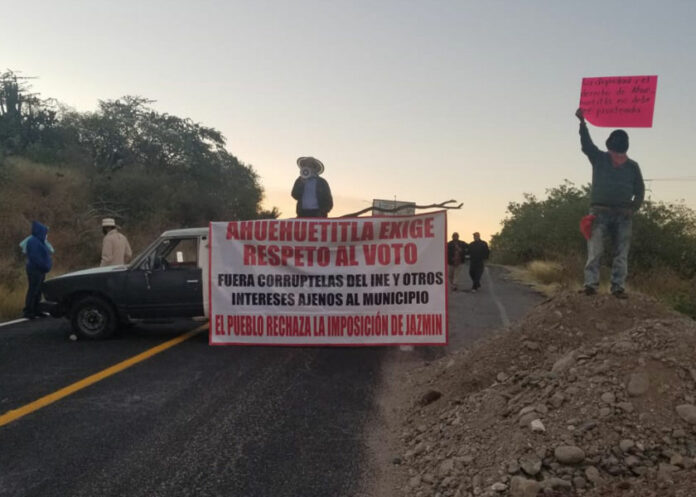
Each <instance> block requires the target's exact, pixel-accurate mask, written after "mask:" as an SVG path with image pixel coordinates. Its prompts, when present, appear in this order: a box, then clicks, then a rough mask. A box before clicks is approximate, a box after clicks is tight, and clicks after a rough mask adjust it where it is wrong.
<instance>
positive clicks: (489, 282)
mask: <svg viewBox="0 0 696 497" xmlns="http://www.w3.org/2000/svg"><path fill="white" fill-rule="evenodd" d="M484 274H485V275H486V286H487V287H488V291H489V292H490V294H491V297H493V302H494V303H495V305H496V307H497V308H498V312H499V313H500V320H501V321H502V322H503V326H510V318H508V315H507V311H506V310H505V307H503V303H502V302H501V301H500V299H499V298H498V296H497V295H496V294H495V290H493V278H491V275H490V273H489V272H488V268H487V267H486V268H484Z"/></svg>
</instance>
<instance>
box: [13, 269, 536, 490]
mask: <svg viewBox="0 0 696 497" xmlns="http://www.w3.org/2000/svg"><path fill="white" fill-rule="evenodd" d="M501 271H502V270H500V269H497V268H491V270H490V271H488V275H487V276H486V277H484V279H483V288H482V289H481V290H480V291H479V292H478V293H476V294H471V293H465V292H456V293H451V294H450V296H449V312H450V343H451V345H450V347H459V346H461V345H464V344H467V343H470V342H471V341H472V340H476V339H478V338H480V337H482V336H485V335H486V333H489V332H490V331H491V330H492V329H496V328H500V327H501V326H504V325H505V324H507V323H508V322H509V321H510V320H514V319H515V318H517V317H519V316H520V315H521V314H523V313H524V312H525V311H526V310H527V309H529V307H530V306H531V305H533V304H534V303H536V302H538V301H539V300H541V297H539V296H538V295H536V294H534V293H532V292H530V291H529V290H528V289H526V288H525V287H522V286H520V285H517V284H514V283H511V282H509V281H506V280H505V279H503V278H501V277H500V274H499V273H500V272H501ZM197 326H198V324H197V323H193V322H190V321H184V322H176V323H170V324H160V325H156V326H148V327H136V328H134V329H131V330H124V331H123V332H122V333H121V334H120V335H119V336H118V337H116V338H114V339H111V340H107V341H103V342H87V341H76V342H73V341H70V340H69V339H68V334H69V328H68V324H67V322H66V321H63V320H54V319H44V320H39V321H33V322H25V323H19V324H15V325H11V326H8V327H2V328H0V416H2V415H3V414H4V413H7V412H8V411H11V410H15V409H18V408H20V407H22V406H25V405H27V404H29V403H31V402H33V401H35V400H37V399H39V398H41V397H43V396H45V395H47V394H50V393H52V392H55V391H57V390H60V389H61V388H63V387H66V386H67V385H71V384H73V383H74V382H77V381H79V380H82V379H83V378H86V377H89V376H90V375H93V374H95V373H97V372H100V371H102V370H104V369H105V368H108V367H109V366H112V365H113V364H116V363H119V362H121V361H123V360H126V359H128V358H130V357H132V356H134V355H136V354H139V353H141V352H144V351H146V350H149V349H151V348H152V347H154V346H156V345H159V344H161V343H163V342H166V341H168V340H170V339H173V338H175V337H177V336H179V335H181V334H182V333H183V332H185V331H187V330H191V329H193V328H195V327H197ZM443 353H446V349H444V348H435V347H431V348H416V349H415V350H414V351H404V350H400V349H399V348H268V347H210V346H209V345H208V341H207V336H206V334H205V332H204V333H201V334H199V335H196V336H194V337H192V338H190V339H188V340H186V341H183V342H182V343H180V344H178V345H175V346H173V347H172V348H170V349H168V350H165V351H163V352H161V353H159V354H157V355H154V356H153V357H151V358H148V359H146V360H144V361H142V362H140V363H138V364H136V365H134V366H132V367H129V368H127V369H125V370H123V371H121V372H119V373H117V374H114V375H112V376H109V377H107V378H105V379H103V380H101V381H98V382H96V383H94V384H92V385H90V386H88V387H86V388H84V389H81V390H79V391H77V392H75V393H73V394H71V395H68V396H66V397H65V398H62V399H60V400H58V401H56V402H54V403H51V404H50V405H47V406H45V407H43V408H41V409H38V410H36V411H34V412H31V413H29V414H27V415H25V416H23V417H20V418H18V419H16V420H13V421H11V422H9V423H7V424H5V425H4V426H0V496H3V497H4V496H12V497H20V496H42V497H44V496H75V497H78V496H90V497H92V496H147V497H154V496H168V497H171V496H240V497H241V496H243V497H253V496H259V497H261V496H263V497H282V496H293V497H295V496H302V497H311V496H317V497H319V496H321V497H325V496H336V497H340V496H346V497H347V496H351V497H355V496H362V495H367V494H366V493H365V490H364V487H363V486H362V481H361V478H362V475H363V474H364V471H365V469H366V467H365V466H366V465H367V464H369V461H370V459H369V453H368V452H369V451H368V443H367V435H368V434H367V433H366V426H367V424H368V421H369V420H370V418H371V417H372V416H375V415H376V412H377V403H376V395H377V394H378V392H379V386H380V385H379V381H380V368H381V365H382V363H383V361H384V360H385V359H386V358H387V355H388V354H412V355H413V357H414V359H419V358H428V357H434V356H438V355H442V354H443Z"/></svg>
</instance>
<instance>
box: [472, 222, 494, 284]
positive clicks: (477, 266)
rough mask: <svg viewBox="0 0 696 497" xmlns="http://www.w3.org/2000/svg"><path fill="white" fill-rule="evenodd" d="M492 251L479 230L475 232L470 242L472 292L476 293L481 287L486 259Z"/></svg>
mask: <svg viewBox="0 0 696 497" xmlns="http://www.w3.org/2000/svg"><path fill="white" fill-rule="evenodd" d="M490 253H491V251H490V250H489V249H488V244H487V243H486V242H484V241H483V240H481V235H480V234H479V232H478V231H477V232H476V233H474V241H473V242H471V243H470V244H469V276H470V277H471V281H472V282H473V285H472V287H471V292H472V293H476V291H477V290H478V289H479V288H481V276H483V270H484V268H485V266H484V261H485V260H486V259H488V256H489V255H490Z"/></svg>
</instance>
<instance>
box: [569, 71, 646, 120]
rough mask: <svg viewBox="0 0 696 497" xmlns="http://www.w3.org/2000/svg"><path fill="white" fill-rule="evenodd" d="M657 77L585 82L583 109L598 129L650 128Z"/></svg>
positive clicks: (586, 80) (624, 77)
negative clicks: (600, 127)
mask: <svg viewBox="0 0 696 497" xmlns="http://www.w3.org/2000/svg"><path fill="white" fill-rule="evenodd" d="M656 91H657V76H614V77H609V78H583V79H582V89H581V91H580V108H581V109H582V110H583V112H584V114H585V119H586V120H587V121H588V122H589V123H591V124H594V125H595V126H603V127H612V128H616V127H626V128H650V127H652V122H653V111H654V110H655V93H656Z"/></svg>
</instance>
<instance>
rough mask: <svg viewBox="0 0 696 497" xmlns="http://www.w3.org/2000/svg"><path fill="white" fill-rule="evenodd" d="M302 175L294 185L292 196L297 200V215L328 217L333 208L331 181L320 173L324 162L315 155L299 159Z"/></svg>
mask: <svg viewBox="0 0 696 497" xmlns="http://www.w3.org/2000/svg"><path fill="white" fill-rule="evenodd" d="M297 167H299V168H300V176H299V177H298V178H297V179H296V180H295V184H294V185H293V187H292V198H294V199H295V200H297V209H296V211H297V217H326V216H327V215H328V213H329V212H330V211H331V209H332V208H333V197H332V196H331V188H329V183H328V182H327V181H326V180H325V179H324V178H322V177H320V175H321V174H322V173H323V172H324V164H322V163H321V161H320V160H319V159H315V158H314V157H300V158H299V159H297Z"/></svg>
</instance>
